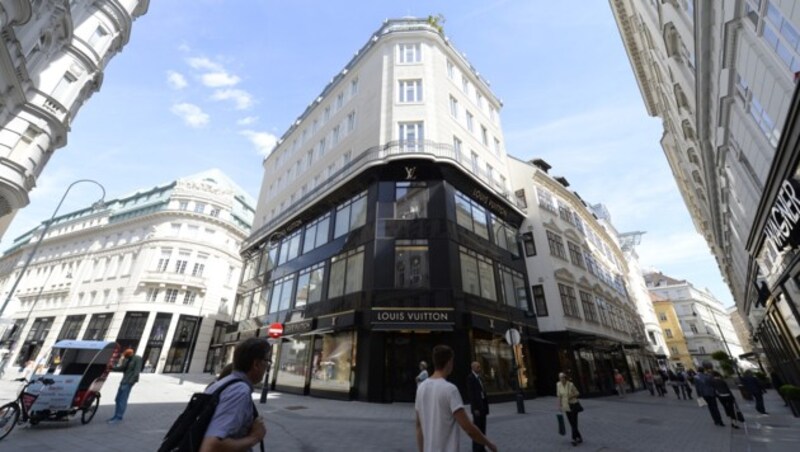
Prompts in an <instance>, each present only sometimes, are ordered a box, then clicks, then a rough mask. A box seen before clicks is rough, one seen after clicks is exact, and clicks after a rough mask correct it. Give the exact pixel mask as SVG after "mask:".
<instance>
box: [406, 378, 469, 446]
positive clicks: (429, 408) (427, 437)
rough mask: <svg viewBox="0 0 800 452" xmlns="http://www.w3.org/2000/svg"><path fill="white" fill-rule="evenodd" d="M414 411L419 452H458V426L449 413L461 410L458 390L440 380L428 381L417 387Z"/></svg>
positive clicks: (461, 404)
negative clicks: (418, 429)
mask: <svg viewBox="0 0 800 452" xmlns="http://www.w3.org/2000/svg"><path fill="white" fill-rule="evenodd" d="M414 408H416V410H417V415H418V416H419V422H420V424H421V425H422V437H423V449H422V450H423V451H425V452H439V451H441V452H458V444H459V441H458V428H459V427H458V423H457V422H456V418H455V417H454V416H453V413H455V412H456V411H458V410H461V409H463V408H464V403H463V402H462V400H461V394H459V393H458V388H456V386H455V385H454V384H452V383H450V382H449V381H447V380H445V379H444V378H428V379H426V380H425V381H423V382H422V383H420V385H419V387H418V388H417V400H416V402H415V403H414Z"/></svg>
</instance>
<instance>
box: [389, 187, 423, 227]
mask: <svg viewBox="0 0 800 452" xmlns="http://www.w3.org/2000/svg"><path fill="white" fill-rule="evenodd" d="M427 216H428V184H427V183H425V182H397V183H396V184H395V203H394V217H395V218H397V219H401V220H413V219H417V218H427Z"/></svg>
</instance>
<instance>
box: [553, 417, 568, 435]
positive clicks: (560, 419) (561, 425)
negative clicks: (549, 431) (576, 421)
mask: <svg viewBox="0 0 800 452" xmlns="http://www.w3.org/2000/svg"><path fill="white" fill-rule="evenodd" d="M556 419H558V434H559V435H561V436H564V435H566V434H567V426H566V425H564V415H563V414H561V413H558V414H556Z"/></svg>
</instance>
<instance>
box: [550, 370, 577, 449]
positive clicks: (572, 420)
mask: <svg viewBox="0 0 800 452" xmlns="http://www.w3.org/2000/svg"><path fill="white" fill-rule="evenodd" d="M556 396H557V397H558V403H559V408H560V409H561V411H562V412H564V413H565V414H566V415H567V420H568V421H569V428H570V430H572V445H573V446H577V445H578V444H580V443H582V442H583V437H582V436H581V432H580V431H578V413H580V412H581V411H583V407H582V406H581V404H580V403H579V402H578V396H580V393H579V392H578V388H576V387H575V384H574V383H572V382H571V381H569V380H568V379H567V374H565V373H564V372H561V373H559V374H558V382H557V383H556Z"/></svg>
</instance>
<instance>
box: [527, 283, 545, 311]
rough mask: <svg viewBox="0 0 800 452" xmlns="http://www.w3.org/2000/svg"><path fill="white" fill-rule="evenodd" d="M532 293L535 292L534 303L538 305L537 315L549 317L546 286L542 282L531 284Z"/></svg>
mask: <svg viewBox="0 0 800 452" xmlns="http://www.w3.org/2000/svg"><path fill="white" fill-rule="evenodd" d="M531 293H532V294H533V304H534V306H535V307H536V315H537V316H539V317H547V315H548V314H547V300H546V299H545V296H544V286H542V285H541V284H537V285H535V286H531Z"/></svg>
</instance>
